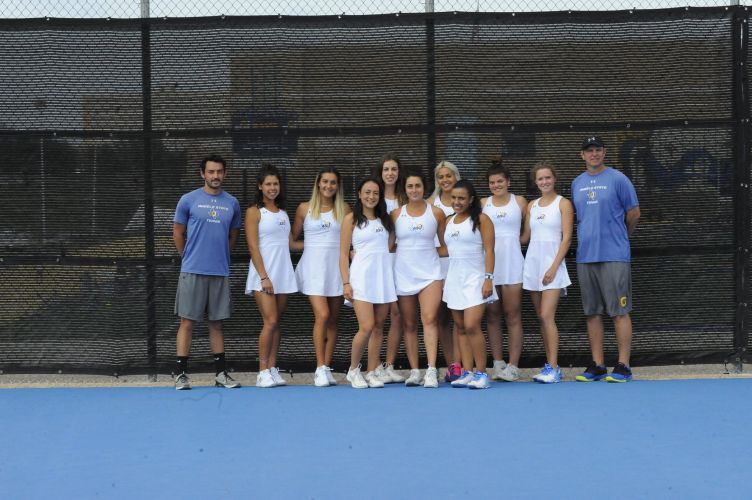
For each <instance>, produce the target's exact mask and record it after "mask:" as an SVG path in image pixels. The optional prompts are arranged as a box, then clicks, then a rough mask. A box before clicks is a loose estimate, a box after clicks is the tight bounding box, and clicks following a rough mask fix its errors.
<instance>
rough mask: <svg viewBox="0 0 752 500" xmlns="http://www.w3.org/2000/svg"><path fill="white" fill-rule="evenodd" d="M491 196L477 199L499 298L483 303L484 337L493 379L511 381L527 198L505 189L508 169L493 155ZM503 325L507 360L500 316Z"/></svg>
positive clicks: (515, 367) (516, 374) (515, 369)
mask: <svg viewBox="0 0 752 500" xmlns="http://www.w3.org/2000/svg"><path fill="white" fill-rule="evenodd" d="M486 175H487V178H488V188H489V190H490V191H491V196H489V197H488V198H486V199H484V200H481V206H482V207H483V213H484V214H486V215H488V217H489V218H490V219H491V222H493V224H494V234H495V235H496V243H495V245H494V254H495V256H496V264H495V266H494V286H495V287H496V293H497V294H498V295H499V297H500V298H501V300H499V301H497V302H494V303H492V304H488V307H486V325H487V328H488V340H489V343H490V344H491V355H492V357H493V360H494V361H493V372H492V375H491V378H493V379H494V380H506V381H507V382H513V381H515V380H517V379H519V378H520V370H519V365H520V355H521V353H522V266H523V265H524V257H523V256H522V249H521V248H520V235H521V232H522V228H523V222H524V220H525V214H526V213H527V200H525V198H524V197H522V196H515V195H514V194H512V193H510V192H509V186H510V184H511V181H512V176H511V173H510V172H509V169H508V168H507V167H506V165H503V164H502V162H501V157H500V156H499V157H495V158H493V159H492V161H491V166H490V167H489V168H488V171H487V174H486ZM502 316H503V317H504V321H505V323H506V326H507V340H508V342H509V364H507V363H505V362H504V348H503V338H502V331H501V318H502Z"/></svg>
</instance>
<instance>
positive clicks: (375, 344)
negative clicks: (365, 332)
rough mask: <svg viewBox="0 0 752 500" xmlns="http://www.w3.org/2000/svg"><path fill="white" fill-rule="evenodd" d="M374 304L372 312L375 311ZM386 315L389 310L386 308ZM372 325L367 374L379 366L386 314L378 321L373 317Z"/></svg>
mask: <svg viewBox="0 0 752 500" xmlns="http://www.w3.org/2000/svg"><path fill="white" fill-rule="evenodd" d="M375 306H376V304H374V311H375ZM386 311H387V313H388V312H389V308H388V307H387V308H386ZM374 321H375V322H374V324H373V328H372V330H371V335H370V337H369V339H368V364H367V368H368V371H369V372H372V371H373V370H375V369H376V368H378V367H379V366H381V346H382V344H383V343H384V323H385V322H386V314H384V315H383V317H381V320H380V321H379V320H378V319H376V317H375V315H374Z"/></svg>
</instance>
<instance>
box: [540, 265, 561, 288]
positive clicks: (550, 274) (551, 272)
mask: <svg viewBox="0 0 752 500" xmlns="http://www.w3.org/2000/svg"><path fill="white" fill-rule="evenodd" d="M557 270H558V269H557V268H555V267H553V266H551V267H550V268H548V271H546V274H544V275H543V285H544V286H545V285H549V284H550V283H552V282H553V281H554V278H555V277H556V271H557Z"/></svg>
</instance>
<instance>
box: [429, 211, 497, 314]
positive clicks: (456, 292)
mask: <svg viewBox="0 0 752 500" xmlns="http://www.w3.org/2000/svg"><path fill="white" fill-rule="evenodd" d="M455 217H456V216H453V217H451V220H448V221H447V225H446V230H445V231H444V243H446V246H447V250H448V251H449V270H448V271H447V277H446V280H445V281H444V296H443V297H442V300H443V301H444V302H446V304H447V307H448V308H449V309H454V310H457V311H461V310H464V309H467V308H469V307H473V306H477V305H479V304H483V303H484V302H494V301H495V300H498V299H499V296H498V295H496V287H492V294H491V296H490V297H488V298H487V299H484V298H483V281H484V280H485V279H486V276H485V274H486V268H485V266H486V258H485V252H484V251H483V238H482V237H481V235H480V227H478V228H476V229H475V231H473V220H472V218H470V217H468V218H467V219H465V220H464V221H462V222H460V223H459V224H455V223H454V219H455Z"/></svg>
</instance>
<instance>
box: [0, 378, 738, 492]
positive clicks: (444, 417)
mask: <svg viewBox="0 0 752 500" xmlns="http://www.w3.org/2000/svg"><path fill="white" fill-rule="evenodd" d="M751 395H752V380H751V379H725V380H676V381H635V382H632V383H629V384H606V383H603V382H599V383H591V384H577V383H563V384H558V385H552V386H541V385H537V384H533V383H513V384H503V385H502V384H494V385H493V387H492V389H490V390H486V391H470V390H466V389H452V388H450V387H448V386H442V387H441V388H440V389H438V390H428V389H423V388H412V389H408V388H404V387H402V386H387V387H386V388H384V389H369V390H362V391H357V390H354V389H351V388H350V387H348V386H338V387H333V388H326V389H321V388H314V387H310V386H291V387H284V388H277V389H267V390H262V389H256V388H243V389H240V390H226V389H215V388H208V387H206V388H204V387H198V388H194V390H192V391H180V392H178V391H175V390H174V389H172V388H87V389H7V390H0V408H1V409H2V411H1V412H0V429H1V430H0V432H1V433H2V434H0V435H1V436H2V439H1V442H2V450H3V451H4V454H5V457H4V460H3V461H2V462H1V463H0V497H2V498H10V499H22V498H45V499H49V498H76V499H86V498H168V497H170V498H182V499H189V498H263V499H267V498H290V499H309V498H314V499H339V498H343V499H344V498H347V499H352V498H379V499H381V498H394V499H399V498H411V499H413V498H440V499H452V498H708V497H714V498H728V499H733V498H744V497H745V495H744V494H743V491H744V489H745V488H744V485H746V484H748V480H749V461H748V458H749V445H750V442H752V440H751V439H750V427H749V421H750V420H749V418H750V417H749V416H750V414H752V397H750V396H751ZM747 498H749V497H748V496H747Z"/></svg>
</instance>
